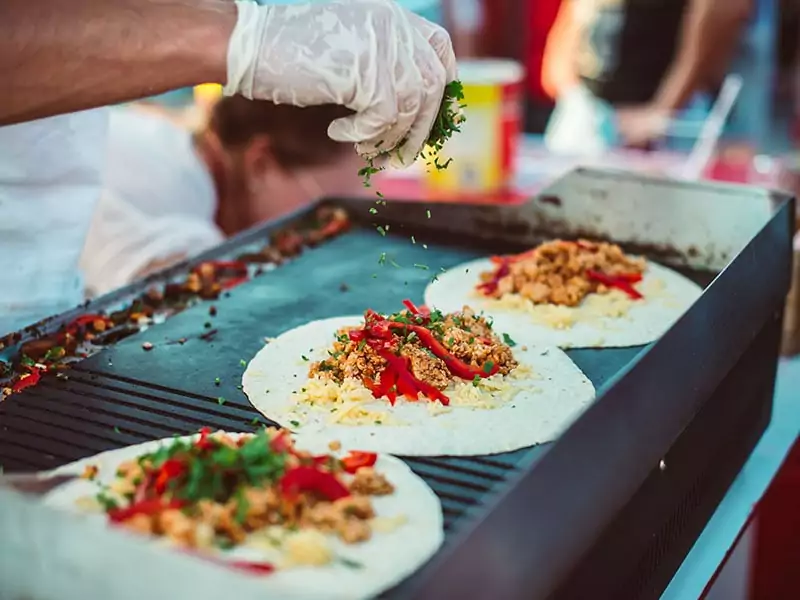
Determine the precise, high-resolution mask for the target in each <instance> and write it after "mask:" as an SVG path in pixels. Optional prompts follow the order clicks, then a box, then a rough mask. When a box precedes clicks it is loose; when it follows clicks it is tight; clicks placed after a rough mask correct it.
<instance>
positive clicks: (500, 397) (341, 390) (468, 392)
mask: <svg viewBox="0 0 800 600" xmlns="http://www.w3.org/2000/svg"><path fill="white" fill-rule="evenodd" d="M523 377H524V378H526V379H531V378H536V375H535V374H534V373H533V371H532V370H531V369H530V367H527V366H525V365H519V366H518V367H517V368H516V369H514V370H513V371H512V372H511V373H510V374H509V375H508V376H503V375H494V376H492V377H487V378H485V379H481V380H479V381H478V382H477V383H475V382H472V381H464V380H458V381H457V382H456V383H454V384H452V385H450V386H449V387H448V388H447V389H446V390H444V393H445V394H446V395H447V396H448V398H450V406H444V405H442V404H440V403H439V402H436V401H428V400H426V399H422V398H421V399H420V400H419V402H425V403H426V408H427V410H428V412H429V413H430V414H431V416H434V417H435V416H439V415H442V414H446V413H449V412H451V411H452V410H453V408H454V407H468V408H481V409H494V408H498V407H500V406H502V405H503V404H504V403H506V402H509V401H510V400H512V399H513V397H514V396H515V395H516V392H517V391H518V388H517V387H516V386H514V384H513V381H514V380H515V379H520V378H523ZM295 397H296V398H297V400H298V401H299V402H300V403H302V404H305V405H309V406H311V407H314V408H316V409H317V410H325V411H327V412H329V413H330V418H329V422H330V423H332V424H339V425H373V424H380V425H406V423H405V422H402V421H400V420H398V419H397V418H396V417H394V416H393V415H392V414H391V408H390V407H389V405H388V401H385V400H384V401H385V402H386V403H387V404H386V409H385V410H371V409H368V408H366V407H365V406H364V405H365V404H366V403H368V402H372V403H374V402H375V398H373V397H372V392H370V391H369V390H368V389H367V388H366V387H364V386H363V385H362V384H361V382H360V381H358V380H357V379H346V380H344V382H342V383H341V384H339V383H336V382H335V381H332V380H330V379H323V378H320V377H316V376H315V377H312V378H311V379H309V380H308V381H306V382H305V383H304V384H303V388H302V389H301V390H300V391H299V392H298V393H297V394H296V395H295ZM397 402H405V400H403V399H402V398H398V400H397Z"/></svg>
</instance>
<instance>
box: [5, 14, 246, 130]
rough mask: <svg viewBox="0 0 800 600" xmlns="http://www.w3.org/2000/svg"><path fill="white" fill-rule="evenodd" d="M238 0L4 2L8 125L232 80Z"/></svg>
mask: <svg viewBox="0 0 800 600" xmlns="http://www.w3.org/2000/svg"><path fill="white" fill-rule="evenodd" d="M235 22H236V8H235V6H234V5H233V2H231V1H230V0H113V1H112V0H69V1H68V2H66V1H64V0H2V2H0V73H2V74H3V87H4V91H5V93H4V94H2V95H0V125H7V124H11V123H17V122H21V121H27V120H31V119H38V118H43V117H48V116H52V115H55V114H60V113H66V112H74V111H78V110H84V109H88V108H94V107H97V106H103V105H107V104H114V103H117V102H124V101H128V100H134V99H138V98H142V97H145V96H149V95H153V94H158V93H162V92H165V91H169V90H172V89H176V88H180V87H184V86H189V85H195V84H198V83H206V82H209V83H225V74H226V60H227V44H228V38H229V37H230V34H231V32H232V30H233V27H234V24H235Z"/></svg>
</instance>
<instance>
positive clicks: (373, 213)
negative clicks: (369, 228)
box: [369, 206, 378, 215]
mask: <svg viewBox="0 0 800 600" xmlns="http://www.w3.org/2000/svg"><path fill="white" fill-rule="evenodd" d="M369 213H370V214H371V215H375V214H377V213H378V209H377V208H375V207H374V206H370V207H369Z"/></svg>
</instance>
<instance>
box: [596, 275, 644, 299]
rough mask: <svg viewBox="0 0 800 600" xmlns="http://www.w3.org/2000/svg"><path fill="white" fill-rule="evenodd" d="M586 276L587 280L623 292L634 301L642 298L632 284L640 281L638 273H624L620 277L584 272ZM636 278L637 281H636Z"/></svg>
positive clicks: (640, 277)
mask: <svg viewBox="0 0 800 600" xmlns="http://www.w3.org/2000/svg"><path fill="white" fill-rule="evenodd" d="M586 276H587V277H588V278H589V279H593V280H594V281H597V282H598V283H602V284H603V285H605V286H607V287H610V288H616V289H618V290H621V291H623V292H625V293H626V294H627V295H628V296H629V297H630V298H632V299H634V300H640V299H641V298H644V296H642V294H640V293H639V292H638V291H637V290H636V289H635V288H634V287H633V284H634V283H636V282H638V281H641V279H642V276H641V275H639V274H638V273H626V274H622V275H606V274H605V273H601V272H600V271H592V270H589V271H586ZM637 278H638V279H637Z"/></svg>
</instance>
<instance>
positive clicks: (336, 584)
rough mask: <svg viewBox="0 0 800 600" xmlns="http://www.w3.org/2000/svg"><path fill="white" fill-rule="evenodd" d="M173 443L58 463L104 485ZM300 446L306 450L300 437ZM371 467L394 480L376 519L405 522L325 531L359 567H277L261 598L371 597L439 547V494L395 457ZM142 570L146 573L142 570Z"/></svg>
mask: <svg viewBox="0 0 800 600" xmlns="http://www.w3.org/2000/svg"><path fill="white" fill-rule="evenodd" d="M232 435H234V436H235V435H237V434H232ZM187 439H189V438H187ZM330 439H333V438H330ZM171 441H172V440H171V439H167V440H161V441H154V442H146V443H144V444H139V445H137V446H130V447H127V448H121V449H119V450H111V451H109V452H103V453H102V454H98V455H96V456H94V457H91V458H87V459H84V460H80V461H77V462H74V463H71V464H69V465H67V466H65V467H61V468H60V469H58V470H57V471H56V473H82V472H83V471H84V468H85V467H86V466H88V465H96V466H98V467H99V468H100V471H99V475H98V478H97V480H98V481H101V482H103V483H106V484H107V483H110V482H111V481H112V480H113V478H114V473H115V472H116V470H117V467H118V466H119V465H120V464H121V463H122V462H124V461H127V460H131V459H135V458H136V457H138V456H141V455H142V454H146V453H148V452H152V451H154V450H156V449H157V448H158V447H159V446H160V445H161V444H165V443H169V442H171ZM297 447H298V448H301V449H308V448H304V447H303V446H302V445H301V444H300V443H298V444H297ZM326 451H328V450H327V448H326ZM342 452H344V451H342ZM375 468H376V470H378V471H379V472H380V473H382V474H384V475H385V476H386V478H387V479H388V480H389V481H390V482H391V483H392V484H393V485H394V486H395V492H394V493H393V494H392V495H390V496H373V497H371V500H372V503H373V506H374V507H375V513H376V515H377V516H378V517H381V518H384V517H388V518H395V517H398V516H401V515H404V516H405V517H406V521H405V523H403V524H402V525H400V526H398V527H397V528H396V529H394V530H392V531H390V532H388V533H381V532H378V531H375V532H373V536H372V538H371V539H370V540H369V541H368V542H364V543H361V544H353V545H348V544H344V543H343V542H341V541H339V540H338V539H335V538H333V537H332V536H330V537H329V541H330V547H331V548H332V549H333V552H334V553H335V555H336V556H337V557H339V558H344V559H349V560H351V561H355V562H357V563H360V564H361V565H362V566H363V568H353V567H352V566H346V565H344V564H342V563H341V562H338V563H337V562H334V563H331V564H328V565H326V566H323V567H295V568H291V569H286V570H278V571H276V572H275V573H273V574H270V575H269V576H264V577H262V579H263V585H264V597H265V598H281V599H291V600H298V599H309V600H310V599H321V600H323V599H324V600H328V599H329V598H341V599H347V600H350V599H352V598H372V597H375V596H377V595H379V594H380V593H382V592H383V591H385V590H387V589H389V588H391V587H393V586H394V585H396V584H398V583H399V582H401V581H402V580H404V579H405V578H407V577H408V576H410V575H411V574H412V573H414V572H415V571H416V570H417V569H419V568H420V567H421V566H422V565H423V564H425V563H426V562H427V561H428V560H429V559H430V558H431V557H432V556H433V555H434V554H435V553H436V552H437V551H438V549H439V547H440V546H441V545H442V542H443V541H444V533H443V532H444V529H443V521H442V508H441V504H440V502H439V498H438V497H437V496H436V494H434V493H433V491H432V490H431V489H430V488H429V487H428V485H427V484H426V483H425V482H424V481H423V480H422V479H420V478H419V477H418V476H417V475H415V474H414V473H413V472H412V471H411V469H409V468H408V467H407V466H406V465H405V463H403V462H402V461H401V460H399V459H397V458H394V457H392V456H385V455H381V456H379V457H378V461H377V463H376V465H375ZM96 492H97V486H96V484H95V483H93V482H89V481H85V480H77V481H74V482H70V483H68V484H65V485H63V486H61V487H60V488H58V489H56V490H55V491H53V492H51V493H50V494H48V495H47V496H46V497H45V499H44V502H45V503H47V504H49V505H51V506H53V507H56V508H62V509H66V510H70V511H74V512H76V513H81V512H83V511H82V510H81V509H80V508H79V507H78V506H77V505H76V501H77V500H79V499H80V498H84V497H86V496H91V495H94V494H95V493H96ZM86 518H87V521H88V522H89V523H88V524H89V525H91V526H95V527H108V524H107V518H106V517H105V515H103V514H102V513H98V514H88V515H87V516H86ZM159 543H163V542H159ZM265 552H266V551H263V550H261V549H260V548H237V549H236V550H235V551H231V552H228V553H224V554H223V553H220V554H219V555H217V558H222V559H224V560H253V561H259V560H262V561H263V560H265V559H267V557H265ZM143 576H147V574H146V573H143ZM243 576H247V575H246V574H243Z"/></svg>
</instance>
